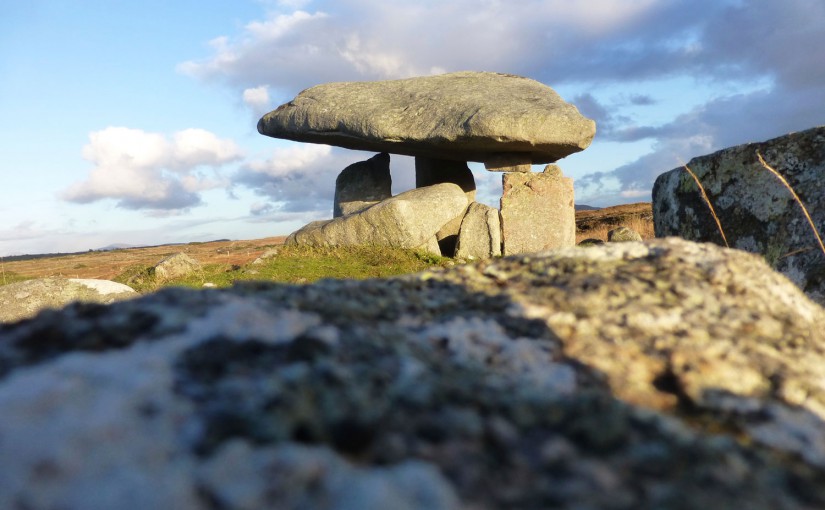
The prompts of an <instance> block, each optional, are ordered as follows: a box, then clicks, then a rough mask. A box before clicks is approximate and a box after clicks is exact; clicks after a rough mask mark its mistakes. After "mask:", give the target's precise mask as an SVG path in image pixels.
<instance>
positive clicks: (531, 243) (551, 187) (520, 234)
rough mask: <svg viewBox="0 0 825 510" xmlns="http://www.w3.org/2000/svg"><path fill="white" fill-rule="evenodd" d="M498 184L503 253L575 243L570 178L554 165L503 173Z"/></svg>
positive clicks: (558, 246) (574, 220)
mask: <svg viewBox="0 0 825 510" xmlns="http://www.w3.org/2000/svg"><path fill="white" fill-rule="evenodd" d="M502 184H503V188H504V191H503V193H502V196H501V238H502V242H503V245H504V251H503V253H504V255H513V254H516V253H532V252H537V251H542V250H550V249H554V248H562V247H565V246H573V245H575V243H576V211H575V207H574V196H573V179H570V178H568V177H564V176H563V175H562V173H561V169H560V168H559V167H558V166H556V165H547V167H545V169H544V172H542V173H522V172H518V173H505V174H504V175H503V176H502Z"/></svg>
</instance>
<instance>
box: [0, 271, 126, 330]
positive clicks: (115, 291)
mask: <svg viewBox="0 0 825 510" xmlns="http://www.w3.org/2000/svg"><path fill="white" fill-rule="evenodd" d="M136 295H137V294H136V293H135V291H134V289H132V288H131V287H129V286H127V285H123V284H122V283H117V282H112V281H109V280H95V279H89V278H37V279H34V280H26V281H22V282H17V283H12V284H9V285H3V286H0V322H14V321H18V320H22V319H27V318H29V317H33V316H34V315H36V314H37V312H39V311H41V310H43V309H46V308H62V307H64V306H66V305H67V304H69V303H72V302H74V301H82V302H86V303H103V304H107V303H113V302H115V301H118V300H121V299H128V298H132V297H136Z"/></svg>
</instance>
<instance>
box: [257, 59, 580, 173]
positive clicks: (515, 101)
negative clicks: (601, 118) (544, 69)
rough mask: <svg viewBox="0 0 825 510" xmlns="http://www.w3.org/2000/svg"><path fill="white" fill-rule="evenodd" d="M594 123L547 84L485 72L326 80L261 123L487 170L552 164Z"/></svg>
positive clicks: (294, 135)
mask: <svg viewBox="0 0 825 510" xmlns="http://www.w3.org/2000/svg"><path fill="white" fill-rule="evenodd" d="M595 130H596V128H595V123H594V122H593V121H592V120H590V119H587V118H585V117H583V116H582V115H581V114H580V113H579V111H578V110H577V109H576V107H575V106H573V105H571V104H569V103H567V102H565V101H564V100H563V99H562V98H561V97H559V95H558V94H557V93H556V92H555V91H554V90H553V89H551V88H550V87H548V86H546V85H544V84H542V83H539V82H537V81H535V80H531V79H528V78H523V77H520V76H514V75H511V74H501V73H490V72H458V73H449V74H442V75H437V76H427V77H419V78H409V79H403V80H388V81H374V82H342V83H327V84H323V85H318V86H315V87H312V88H310V89H307V90H305V91H303V92H301V93H300V94H298V96H297V97H295V99H293V100H292V101H290V102H288V103H286V104H283V105H281V106H279V107H278V108H277V109H276V110H274V111H272V112H270V113H268V114H266V115H264V116H263V118H261V120H260V121H259V122H258V132H260V133H261V134H263V135H267V136H272V137H275V138H285V139H288V140H295V141H299V142H312V143H323V144H329V145H337V146H340V147H345V148H348V149H358V150H368V151H374V152H389V153H394V154H406V155H410V156H421V157H427V158H433V159H451V160H458V161H479V162H485V163H486V162H490V168H508V167H509V166H513V165H516V164H518V165H524V164H530V163H549V162H553V161H556V160H558V159H560V158H563V157H565V156H567V155H569V154H572V153H574V152H578V151H581V150H583V149H585V148H587V146H589V145H590V142H591V140H592V139H593V136H594V134H595ZM502 162H503V163H502Z"/></svg>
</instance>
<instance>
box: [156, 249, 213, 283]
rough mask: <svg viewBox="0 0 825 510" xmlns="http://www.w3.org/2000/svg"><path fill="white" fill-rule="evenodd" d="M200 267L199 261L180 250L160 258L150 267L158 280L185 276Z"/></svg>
mask: <svg viewBox="0 0 825 510" xmlns="http://www.w3.org/2000/svg"><path fill="white" fill-rule="evenodd" d="M200 269H201V263H200V262H198V261H197V260H195V259H193V258H192V257H190V256H189V255H187V254H185V253H183V252H180V253H176V254H174V255H170V256H168V257H166V258H165V259H163V260H161V261H160V262H158V263H157V264H155V266H154V267H153V268H152V271H153V274H154V276H155V278H156V279H157V280H158V281H161V282H163V281H166V280H171V279H173V278H177V277H179V276H186V275H189V274H192V273H195V272H197V271H199V270H200Z"/></svg>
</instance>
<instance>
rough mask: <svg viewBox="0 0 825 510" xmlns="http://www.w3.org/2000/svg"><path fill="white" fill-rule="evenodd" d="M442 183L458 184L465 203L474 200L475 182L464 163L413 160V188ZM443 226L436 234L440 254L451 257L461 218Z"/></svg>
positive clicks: (446, 160)
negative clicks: (462, 192)
mask: <svg viewBox="0 0 825 510" xmlns="http://www.w3.org/2000/svg"><path fill="white" fill-rule="evenodd" d="M442 182H451V183H453V184H458V186H459V187H460V188H461V189H462V190H464V194H465V195H467V203H468V204H470V203H473V202H474V201H475V199H476V180H475V178H474V177H473V172H472V171H470V167H469V166H467V162H466V161H455V160H449V159H433V158H425V157H417V158H415V187H416V188H423V187H425V186H432V185H433V184H441V183H442ZM463 216H464V215H461V216H459V217H458V218H456V219H455V220H453V221H451V222H450V223H447V224H446V225H444V227H443V228H442V229H441V230H439V231H438V233H437V234H436V236H435V237H436V239H438V245H439V246H440V247H441V253H443V254H444V255H446V256H448V257H451V256H453V254H454V253H455V247H456V242H457V240H458V230H459V228H461V218H462V217H463Z"/></svg>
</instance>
